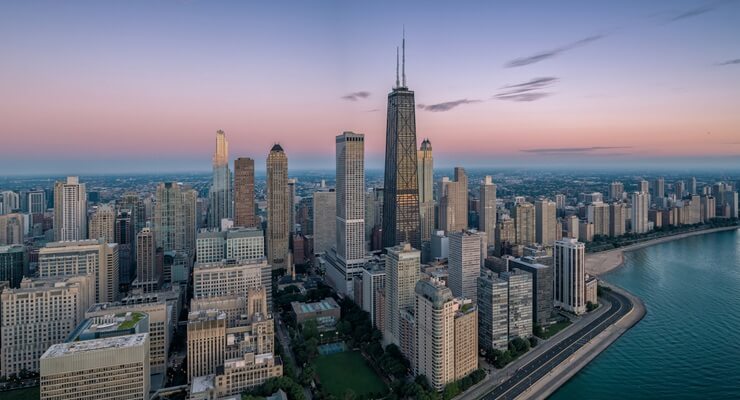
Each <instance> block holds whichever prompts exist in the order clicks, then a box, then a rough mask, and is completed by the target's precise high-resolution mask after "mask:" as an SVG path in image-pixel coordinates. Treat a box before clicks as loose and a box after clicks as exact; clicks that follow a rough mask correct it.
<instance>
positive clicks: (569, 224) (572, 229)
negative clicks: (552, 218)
mask: <svg viewBox="0 0 740 400" xmlns="http://www.w3.org/2000/svg"><path fill="white" fill-rule="evenodd" d="M564 220H565V228H566V229H567V230H566V231H565V232H563V236H565V237H569V238H572V239H578V233H579V231H578V230H579V229H578V224H579V220H578V216H577V215H569V216H567V217H565V218H564Z"/></svg>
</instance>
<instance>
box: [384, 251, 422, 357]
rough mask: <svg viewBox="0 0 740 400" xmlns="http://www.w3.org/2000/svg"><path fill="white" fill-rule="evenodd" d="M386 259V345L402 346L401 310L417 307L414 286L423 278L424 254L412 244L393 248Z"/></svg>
mask: <svg viewBox="0 0 740 400" xmlns="http://www.w3.org/2000/svg"><path fill="white" fill-rule="evenodd" d="M387 250H388V253H387V254H386V259H385V304H386V306H385V332H384V334H383V340H384V341H385V343H386V344H390V343H393V344H395V345H399V344H400V343H399V338H400V321H399V318H400V312H401V310H410V309H413V307H414V288H415V286H416V282H417V281H418V280H419V273H420V268H421V267H420V264H421V253H420V252H419V250H416V249H414V248H412V247H411V244H409V243H402V244H400V245H398V246H394V247H389V248H388V249H387Z"/></svg>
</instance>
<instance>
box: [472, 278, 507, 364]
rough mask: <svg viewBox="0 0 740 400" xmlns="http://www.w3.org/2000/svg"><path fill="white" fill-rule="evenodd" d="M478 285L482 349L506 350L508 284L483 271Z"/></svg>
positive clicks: (479, 326) (479, 331)
mask: <svg viewBox="0 0 740 400" xmlns="http://www.w3.org/2000/svg"><path fill="white" fill-rule="evenodd" d="M477 284H478V337H479V339H478V340H479V342H480V346H481V348H483V349H488V348H493V349H497V350H506V349H507V346H508V344H509V284H508V282H507V281H505V280H503V279H500V278H499V277H498V275H497V274H495V273H493V272H492V271H488V270H485V271H483V272H482V273H481V275H480V276H479V277H478V279H477Z"/></svg>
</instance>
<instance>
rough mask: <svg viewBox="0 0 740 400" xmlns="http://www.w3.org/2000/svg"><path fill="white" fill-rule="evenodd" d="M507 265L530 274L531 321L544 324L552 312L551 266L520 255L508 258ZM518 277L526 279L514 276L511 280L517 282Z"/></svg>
mask: <svg viewBox="0 0 740 400" xmlns="http://www.w3.org/2000/svg"><path fill="white" fill-rule="evenodd" d="M550 259H551V258H550ZM509 267H510V268H511V269H513V270H521V271H524V272H526V273H528V274H529V275H530V276H531V279H532V321H533V322H534V323H535V324H537V325H540V326H544V325H546V324H547V323H548V321H549V320H550V317H551V316H552V312H553V292H552V289H553V274H552V266H550V265H544V264H540V263H538V262H537V259H535V258H533V257H522V258H518V259H513V260H509ZM518 279H524V280H526V278H521V277H516V278H514V279H513V282H514V283H517V280H518ZM509 282H512V279H509ZM525 302H526V301H525ZM525 311H526V310H525ZM530 333H531V331H530Z"/></svg>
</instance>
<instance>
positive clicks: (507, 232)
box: [495, 216, 516, 257]
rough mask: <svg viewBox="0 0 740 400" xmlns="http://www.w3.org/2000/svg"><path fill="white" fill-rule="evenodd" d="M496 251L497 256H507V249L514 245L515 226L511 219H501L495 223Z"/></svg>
mask: <svg viewBox="0 0 740 400" xmlns="http://www.w3.org/2000/svg"><path fill="white" fill-rule="evenodd" d="M495 236H496V249H495V254H496V255H497V256H499V257H500V256H503V255H504V254H508V249H509V248H510V247H511V246H513V245H514V244H516V224H515V222H514V220H513V219H511V218H508V216H506V218H502V219H500V220H499V221H498V222H497V223H496V234H495Z"/></svg>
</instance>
